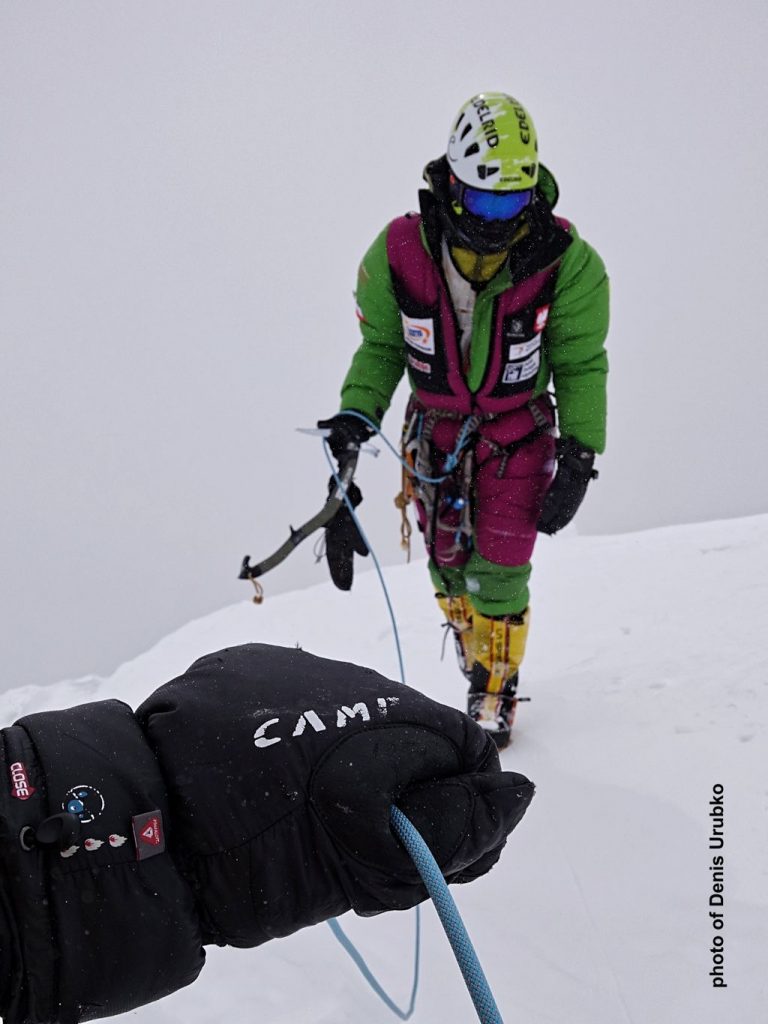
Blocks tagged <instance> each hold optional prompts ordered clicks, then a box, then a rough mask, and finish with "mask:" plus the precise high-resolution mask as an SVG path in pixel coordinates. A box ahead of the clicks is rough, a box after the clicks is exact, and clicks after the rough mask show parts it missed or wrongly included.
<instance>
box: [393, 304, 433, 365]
mask: <svg viewBox="0 0 768 1024" xmlns="http://www.w3.org/2000/svg"><path fill="white" fill-rule="evenodd" d="M400 317H401V319H402V321H403V337H404V338H405V341H406V344H407V345H410V346H411V348H415V349H418V351H419V352H425V353H426V354H427V355H434V353H435V321H434V320H433V319H432V317H429V318H426V317H424V318H422V317H417V316H406V314H405V313H401V314H400Z"/></svg>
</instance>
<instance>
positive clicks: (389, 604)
mask: <svg viewBox="0 0 768 1024" xmlns="http://www.w3.org/2000/svg"><path fill="white" fill-rule="evenodd" d="M382 436H383V435H382ZM323 451H324V452H325V458H326V460H327V462H328V465H329V466H330V467H331V474H332V476H333V479H334V481H335V483H336V486H337V487H338V489H339V490H340V491H341V493H342V495H343V497H344V502H345V504H346V506H347V508H348V509H349V513H350V515H351V516H352V520H353V521H354V524H355V526H356V527H357V529H358V530H359V532H360V536H361V537H362V538H363V540H364V541H365V545H366V547H367V548H368V550H369V551H370V553H371V558H372V559H373V564H374V565H375V566H376V572H377V573H378V574H379V582H380V583H381V589H382V590H383V591H384V597H385V598H386V602H387V611H388V612H389V621H390V622H391V623H392V632H393V634H394V637H395V647H396V648H397V660H398V662H399V663H400V682H401V683H402V684H403V685H404V686H405V685H407V684H406V682H405V665H404V662H403V650H402V648H401V646H400V634H399V633H398V630H397V620H396V619H395V612H394V609H393V608H392V602H391V601H390V599H389V591H388V590H387V584H386V583H385V582H384V573H383V572H382V571H381V565H380V564H379V560H378V558H377V557H376V552H375V551H374V550H373V548H372V547H371V545H370V543H369V541H368V538H367V537H366V535H365V531H364V530H363V526H362V523H361V522H360V520H359V519H358V517H357V513H356V512H355V506H354V505H353V504H352V502H351V501H350V500H349V495H348V494H347V492H346V491H345V490H344V486H343V484H342V482H341V480H340V478H339V474H338V473H337V472H336V467H335V466H334V464H333V459H332V458H331V454H330V449H329V447H328V442H327V441H326V440H325V438H323Z"/></svg>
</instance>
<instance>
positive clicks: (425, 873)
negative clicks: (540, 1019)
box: [390, 804, 504, 1024]
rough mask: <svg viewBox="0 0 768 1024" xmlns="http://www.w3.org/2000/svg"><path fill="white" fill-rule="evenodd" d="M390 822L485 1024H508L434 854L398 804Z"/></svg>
mask: <svg viewBox="0 0 768 1024" xmlns="http://www.w3.org/2000/svg"><path fill="white" fill-rule="evenodd" d="M390 820H391V823H392V828H393V830H394V832H395V834H396V835H397V837H398V839H399V840H400V841H401V842H402V844H403V846H404V847H405V848H406V850H407V851H408V853H409V854H410V856H411V860H412V861H413V863H414V864H415V865H416V868H417V870H418V872H419V874H420V875H421V879H422V881H423V882H424V885H425V886H426V888H427V892H428V893H429V895H430V896H431V897H432V900H433V902H434V904H435V909H436V910H437V915H438V917H439V918H440V922H441V924H442V926H443V928H444V929H445V934H446V935H447V936H448V941H449V942H450V944H451V948H452V949H453V955H454V956H455V957H456V961H457V962H458V965H459V968H460V970H461V973H462V974H463V976H464V981H465V982H466V985H467V988H468V989H469V994H470V996H471V997H472V1002H473V1003H474V1004H475V1010H477V1016H478V1017H479V1019H480V1021H481V1024H504V1022H503V1021H502V1018H501V1014H500V1013H499V1008H498V1006H497V1005H496V1000H495V999H494V998H493V994H492V992H491V988H490V986H489V984H488V981H487V979H486V977H485V973H484V972H483V968H482V967H481V966H480V961H479V960H478V958H477V953H476V952H475V948H474V946H473V945H472V940H471V939H470V937H469V935H468V934H467V929H466V928H465V927H464V922H463V921H462V919H461V914H460V913H459V908H458V907H457V906H456V903H455V902H454V899H453V896H451V894H450V892H449V891H448V886H447V884H446V881H445V879H444V878H443V875H442V872H441V871H440V868H439V867H438V864H437V861H436V860H435V858H434V857H433V856H432V852H431V851H430V849H429V847H428V846H427V844H426V843H425V842H424V840H423V839H422V837H421V835H420V834H419V832H418V831H417V829H416V828H415V827H414V825H413V824H412V823H411V822H410V821H409V820H408V818H406V816H405V815H404V814H403V812H402V811H401V810H400V808H399V807H395V806H394V804H393V805H392V809H391V817H390Z"/></svg>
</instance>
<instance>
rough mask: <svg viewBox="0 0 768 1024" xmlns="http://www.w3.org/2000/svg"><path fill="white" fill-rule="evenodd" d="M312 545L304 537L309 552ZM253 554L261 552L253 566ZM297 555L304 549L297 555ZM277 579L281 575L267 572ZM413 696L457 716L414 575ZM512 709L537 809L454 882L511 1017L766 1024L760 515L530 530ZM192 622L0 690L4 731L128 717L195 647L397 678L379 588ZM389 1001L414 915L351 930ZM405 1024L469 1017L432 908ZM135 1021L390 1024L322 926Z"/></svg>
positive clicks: (235, 963)
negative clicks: (78, 668) (715, 794)
mask: <svg viewBox="0 0 768 1024" xmlns="http://www.w3.org/2000/svg"><path fill="white" fill-rule="evenodd" d="M307 547H308V545H307ZM257 554H258V555H259V556H261V555H263V554H265V552H258V553H257ZM294 557H297V558H299V557H307V552H306V551H304V552H303V554H297V555H295V556H294ZM279 571H280V570H279V569H278V570H276V572H279ZM386 578H387V582H388V585H389V587H390V591H391V595H392V599H393V603H394V606H395V610H396V614H397V616H398V621H399V627H400V634H401V638H402V643H403V648H404V655H405V662H406V671H407V677H408V681H409V682H410V683H412V684H413V685H416V686H419V687H420V688H422V689H423V690H424V691H425V692H427V693H429V694H430V695H431V696H433V697H435V698H437V699H439V700H442V701H444V702H446V703H451V704H456V705H458V706H460V705H461V703H462V699H463V685H462V679H461V677H460V676H459V674H458V671H457V669H456V668H455V665H454V664H453V660H452V658H453V655H452V651H450V650H447V651H446V657H445V661H443V662H442V663H441V660H440V645H441V631H440V628H439V623H440V617H439V614H438V611H437V608H436V606H435V604H434V601H433V600H432V597H431V590H430V586H429V582H428V579H427V575H426V572H425V568H424V565H423V563H420V562H419V563H414V564H411V565H403V566H400V567H396V568H393V569H388V570H387V572H386ZM533 582H534V601H533V609H534V611H533V614H534V617H533V624H532V635H531V641H530V647H529V655H528V660H527V664H526V671H525V680H524V684H525V691H526V692H527V693H528V694H529V695H530V696H532V697H533V701H532V702H531V703H530V704H527V705H523V706H522V708H521V711H520V715H519V727H518V726H516V736H515V741H514V744H513V746H512V748H511V749H510V750H509V751H508V752H506V753H505V754H504V755H503V761H504V764H505V767H508V768H514V769H515V770H518V771H521V772H523V773H525V774H527V775H529V776H530V777H531V778H532V779H534V781H535V782H536V784H537V796H536V799H535V800H534V803H533V805H532V807H531V810H530V811H529V814H528V815H527V817H526V818H525V820H524V821H523V823H522V824H521V826H520V828H519V829H518V831H517V832H516V833H514V834H513V836H512V839H511V840H510V842H509V844H508V846H507V849H506V850H505V853H504V855H503V857H502V859H501V862H500V864H499V865H498V866H497V867H496V868H495V869H494V871H492V872H491V874H490V875H488V876H487V877H486V878H484V879H482V880H480V881H478V882H476V883H474V884H472V885H470V886H464V887H459V888H457V889H454V895H455V897H456V899H457V902H458V904H459V906H460V908H461V910H462V913H463V914H464V916H465V920H466V923H467V926H468V928H469V930H470V934H471V935H472V937H473V939H474V941H475V944H476V947H477V949H478V953H479V955H480V958H481V960H482V962H483V965H484V967H485V969H486V972H487V974H488V977H489V980H490V982H491V985H492V987H493V989H494V993H495V995H496V997H497V1000H498V1003H499V1006H500V1009H501V1011H502V1014H503V1016H504V1019H505V1021H506V1022H507V1024H512V1022H520V1024H555V1022H556V1024H627V1022H629V1024H688V1022H694V1021H695V1022H696V1024H709V1022H713V1024H714V1022H715V1021H720V1020H728V1021H729V1024H759V1022H763V1021H766V1020H768V984H767V983H766V977H765V962H766V953H768V863H767V858H766V854H767V853H768V826H767V820H768V819H767V817H766V808H767V806H768V781H767V780H766V772H765V765H766V763H768V760H767V758H766V754H767V753H768V751H767V750H766V718H767V717H768V700H767V699H766V698H768V671H766V669H767V668H768V658H767V657H766V654H765V653H764V646H763V637H764V636H765V634H764V632H763V630H764V628H765V626H764V619H765V615H766V609H768V516H760V517H755V518H750V519H743V520H733V521H727V522H716V523H707V524H700V525H695V526H686V527H669V528H665V529H661V530H654V531H650V532H646V533H638V534H631V535H624V536H616V537H598V538H596V537H584V538H583V537H579V536H577V535H566V536H565V537H560V538H556V539H553V540H550V539H548V538H542V539H541V541H540V543H539V548H538V552H537V558H536V569H535V575H534V581H533ZM265 584H266V589H267V599H266V601H265V603H264V604H263V605H262V606H261V607H255V606H254V605H253V604H251V603H250V602H249V601H247V600H244V601H243V602H241V603H240V604H237V605H233V606H232V607H229V608H225V609H224V610H222V611H220V612H218V613H215V614H213V615H210V616H208V617H206V618H203V619H200V620H197V621H194V622H191V623H189V624H188V625H187V626H185V627H184V628H183V629H180V630H179V631H178V632H176V633H174V634H172V635H170V636H168V637H166V638H165V639H164V640H163V641H162V642H161V643H159V644H158V645H157V646H156V647H154V648H153V649H152V650H150V651H148V652H147V653H145V654H143V655H141V656H140V657H138V658H136V659H135V660H133V661H131V662H129V663H127V664H124V665H123V666H121V667H120V668H119V669H118V671H117V672H115V674H114V675H113V676H112V677H111V678H109V679H106V680H100V679H96V678H87V679H82V680H78V681H76V682H64V683H60V684H58V685H56V686H51V687H44V688H38V687H27V688H24V689H21V690H15V691H11V692H9V693H6V694H3V695H1V696H0V712H1V713H2V720H3V721H4V722H10V721H11V720H13V719H14V718H16V717H18V716H19V715H21V714H23V713H25V712H28V711H31V710H42V709H44V708H52V707H64V706H67V705H70V704H72V703H78V702H80V701H83V700H90V699H100V698H104V697H108V696H117V697H120V698H123V699H125V700H127V701H129V702H130V703H132V704H133V705H134V706H135V705H136V704H138V703H139V702H140V701H141V700H142V699H143V698H144V697H145V696H146V694H147V693H149V692H150V691H151V690H152V689H153V688H154V687H155V686H157V685H159V684H160V683H162V682H164V681H166V680H167V679H170V678H171V677H173V676H174V675H177V674H178V673H179V672H181V671H183V670H184V668H185V667H186V666H187V665H188V664H189V663H190V662H191V661H192V660H194V658H196V657H197V656H198V655H200V654H203V653H205V652H207V651H210V650H214V649H217V648H220V647H224V646H228V645H232V644H238V643H244V642H248V641H264V642H270V643H278V644H296V643H298V644H300V645H301V646H302V647H304V648H305V649H306V650H309V651H312V652H314V653H317V654H320V655H324V656H329V657H337V658H340V659H344V660H350V661H357V662H360V663H362V664H367V665H371V666H373V667H375V668H376V669H378V670H379V671H382V672H384V673H385V674H388V675H390V676H391V677H393V678H397V674H398V670H397V660H396V656H395V652H394V645H393V641H392V636H391V630H390V627H389V624H388V619H387V615H386V609H385V605H384V601H383V598H382V594H381V590H380V586H379V582H378V579H377V577H376V574H375V573H372V572H365V573H361V574H360V575H359V576H358V579H357V580H356V583H355V588H354V591H353V592H352V594H351V595H349V594H341V593H339V592H337V591H336V590H334V589H333V587H332V586H331V585H330V584H323V585H321V586H317V587H313V588H311V589H308V590H304V591H299V592H295V593H291V594H282V595H279V596H277V597H274V598H270V597H269V586H270V580H269V577H267V578H266V579H265ZM715 785H722V786H723V787H724V807H725V815H724V820H725V846H724V849H723V850H722V851H721V852H722V854H723V855H724V857H725V894H724V895H725V907H724V913H725V929H724V932H723V935H724V941H725V977H726V981H727V984H728V987H727V988H725V989H721V990H714V989H713V988H712V987H711V982H710V978H709V976H708V975H709V971H710V970H711V969H712V954H711V952H710V948H711V945H712V938H713V935H714V934H715V933H714V932H713V930H712V927H711V922H710V918H709V906H708V898H709V895H710V892H711V882H712V877H711V872H710V864H711V862H712V857H713V856H714V854H713V851H712V850H710V849H709V844H708V839H709V835H710V831H711V828H710V826H711V819H710V817H709V811H710V805H709V801H710V799H711V798H712V790H713V786H715ZM344 923H345V926H346V927H347V929H348V931H349V932H350V934H351V935H352V936H353V938H354V939H355V940H356V941H357V942H358V943H359V945H360V946H361V947H362V948H363V951H364V953H365V954H366V956H367V957H368V959H369V962H370V963H371V965H372V966H373V968H374V969H375V970H376V971H377V972H378V974H379V975H380V977H381V978H382V980H383V981H384V982H385V984H386V985H387V986H388V988H389V989H390V991H391V992H392V994H393V995H394V996H395V998H396V999H398V1000H399V1001H400V1002H401V1004H405V1002H406V1001H407V994H408V991H409V986H410V969H411V968H410V962H411V947H412V930H413V915H412V914H390V915H385V916H384V917H380V918H376V919H368V920H362V919H360V920H358V919H354V918H351V917H350V916H349V915H347V917H346V918H345V919H344ZM424 926H425V927H424V938H423V950H422V954H423V955H422V965H423V966H422V983H421V990H420V994H419V1000H418V1004H417V1010H416V1013H415V1015H414V1017H413V1018H412V1019H413V1020H414V1021H415V1022H417V1024H418V1022H427V1021H429V1022H438V1021H439V1022H448V1021H451V1022H452V1021H471V1020H473V1019H475V1018H474V1013H473V1010H472V1007H471V1003H470V1001H469V997H468V995H467V994H466V991H465V989H464V987H463V983H462V981H461V978H460V975H459V973H458V970H457V968H456V967H455V964H454V962H453V960H452V957H451V953H450V950H449V947H448V945H447V942H446V940H445V938H444V936H443V934H442V931H441V930H440V927H439V924H438V923H437V920H436V917H435V914H434V912H433V911H432V910H431V908H430V907H429V906H427V907H426V908H425V912H424ZM132 1017H133V1018H134V1019H135V1020H136V1021H137V1024H145V1022H146V1024H149V1022H150V1021H151V1022H152V1024H166V1022H168V1024H171V1022H173V1024H175V1022H181V1021H183V1022H185V1024H204V1022H205V1024H209V1022H210V1021H212V1020H229V1021H233V1022H240V1021H243V1022H253V1024H257V1022H263V1024H287V1022H291V1024H304V1022H306V1024H326V1022H327V1024H330V1022H334V1024H347V1022H349V1024H351V1022H359V1021H366V1022H370V1024H378V1022H384V1021H390V1020H394V1018H393V1017H392V1015H391V1014H390V1013H389V1011H387V1010H386V1009H385V1008H384V1007H383V1006H382V1005H381V1004H380V1003H379V1002H378V1001H377V1000H376V998H375V997H374V996H373V995H372V993H371V992H370V991H369V990H368V988H367V987H366V986H365V984H364V983H363V981H362V980H361V979H360V978H359V976H358V975H357V973H356V970H355V968H354V967H353V965H352V964H351V963H350V962H349V961H348V960H347V958H346V955H345V954H344V953H343V951H342V950H341V949H340V948H339V947H338V946H337V945H336V943H335V942H334V940H333V939H332V937H331V935H330V932H329V930H328V929H327V927H326V926H319V927H317V928H314V929H310V930H307V931H305V932H301V933H299V934H298V935H295V936H292V937H291V938H290V939H286V940H281V941H277V942H272V943H270V944H268V945H266V946H263V947H261V948H259V949H256V950H219V949H213V950H211V951H209V963H208V965H207V966H206V968H205V969H204V971H203V975H202V977H201V979H200V981H198V983H197V984H196V985H195V986H193V987H192V988H191V989H189V990H187V991H184V992H181V993H178V994H177V995H175V996H173V997H171V998H169V999H167V1000H165V1001H164V1002H162V1003H159V1004H154V1005H153V1006H151V1007H148V1008H145V1009H142V1010H140V1011H137V1012H136V1013H135V1014H133V1015H132Z"/></svg>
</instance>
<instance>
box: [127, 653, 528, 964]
mask: <svg viewBox="0 0 768 1024" xmlns="http://www.w3.org/2000/svg"><path fill="white" fill-rule="evenodd" d="M137 716H138V718H139V721H140V722H141V724H142V725H143V727H144V729H145V732H146V734H147V736H148V737H149V741H150V744H151V746H152V747H153V749H154V750H155V752H156V755H157V757H158V759H159V761H160V764H161V765H162V769H163V774H164V776H165V778H166V780H167V783H168V786H169V790H170V796H171V803H172V806H173V808H174V813H173V826H174V833H173V834H174V847H173V853H174V858H175V860H176V863H177V864H178V865H179V866H180V870H181V871H182V873H183V874H184V876H185V877H186V878H187V880H188V881H189V882H190V883H191V885H192V887H193V890H194V891H195V894H196V901H197V906H198V908H199V909H200V912H201V915H202V920H203V927H204V933H205V941H208V942H218V943H224V944H227V943H229V944H232V945H237V946H252V945H258V944H259V943H262V942H265V941H266V940H267V939H270V938H274V937H277V936H282V935H289V934H290V933H291V932H294V931H296V930H298V929H299V928H302V927H305V926H306V925H311V924H315V923H316V922H318V921H322V920H325V919H326V918H329V917H334V916H338V915H340V914H343V913H344V912H345V911H347V910H349V909H350V908H354V910H355V911H357V913H359V914H375V913H379V912H380V911H383V910H388V909H405V908H407V907H411V906H414V905H415V904H416V903H419V902H421V901H422V900H424V899H425V898H426V890H425V888H424V886H423V884H422V882H421V880H420V878H419V875H418V873H417V871H416V869H415V867H414V866H413V864H412V862H411V860H410V858H409V856H408V855H407V853H406V852H405V850H404V849H403V847H402V846H401V845H400V843H399V841H398V840H397V839H396V837H395V836H394V834H393V832H392V830H391V827H390V807H391V805H392V804H393V803H395V804H397V805H398V806H399V807H400V808H401V809H402V810H403V812H404V813H405V814H406V816H407V817H409V818H410V819H411V820H412V821H413V823H414V825H415V826H416V828H417V829H418V830H419V831H420V832H421V833H422V835H423V836H424V838H425V839H426V841H427V843H428V844H429V846H430V848H431V849H432V852H433V853H434V855H435V857H436V858H437V861H438V863H439V865H440V867H441V869H442V871H443V873H444V874H445V876H446V877H447V879H448V880H449V881H450V882H463V881H468V880H470V879H472V878H474V877H477V876H478V875H480V874H483V873H485V872H486V871H488V870H489V869H490V867H491V866H492V864H493V863H494V862H495V861H496V860H497V859H498V857H499V855H500V853H501V850H502V848H503V846H504V844H505V842H506V837H507V834H508V833H509V832H511V831H512V829H513V828H514V827H515V825H517V823H518V822H519V821H520V819H521V818H522V816H523V814H524V812H525V810H526V808H527V806H528V804H529V802H530V800H531V798H532V796H533V785H532V784H531V783H530V782H529V781H528V780H527V779H526V778H524V777H523V776H522V775H517V774H515V773H511V772H502V771H500V769H499V759H498V754H497V753H496V749H495V747H494V744H493V742H492V741H491V740H490V739H489V737H488V735H487V734H486V733H485V732H483V730H482V729H480V728H479V727H478V726H477V725H475V723H474V722H472V721H471V720H470V719H469V718H467V717H466V716H465V715H463V714H462V713H461V712H459V711H456V710H455V709H454V708H449V707H445V706H444V705H442V704H438V703H436V702H435V701H433V700H430V699H429V698H428V697H425V696H424V695H423V694H422V693H420V692H419V691H418V690H415V689H411V688H410V687H407V686H403V685H401V684H399V683H394V682H391V681H390V680H389V679H386V678H384V677H383V676H380V675H379V674H378V673H376V672H373V671H372V670H371V669H365V668H359V667H358V666H356V665H351V664H346V663H340V662H337V661H329V660H326V659H324V658H317V657H314V656H313V655H311V654H306V653H304V652H303V651H301V650H298V649H286V648H279V647H271V646H267V645H263V644H249V645H247V646H244V647H236V648H231V649H228V650H224V651H220V652H219V653H217V654H211V655H208V656H206V657H205V658H201V659H200V660H199V661H197V662H195V664H194V665H193V666H192V667H191V668H190V669H189V670H188V671H187V672H185V673H184V675H182V676H180V677H179V678H178V679H175V680H173V681H172V682H170V683H167V684H166V685H165V686H163V687H161V689H160V690H158V691H157V692H156V693H155V694H153V695H152V697H150V698H149V700H147V701H146V702H145V703H144V704H143V705H142V706H141V707H140V708H139V710H138V711H137Z"/></svg>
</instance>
